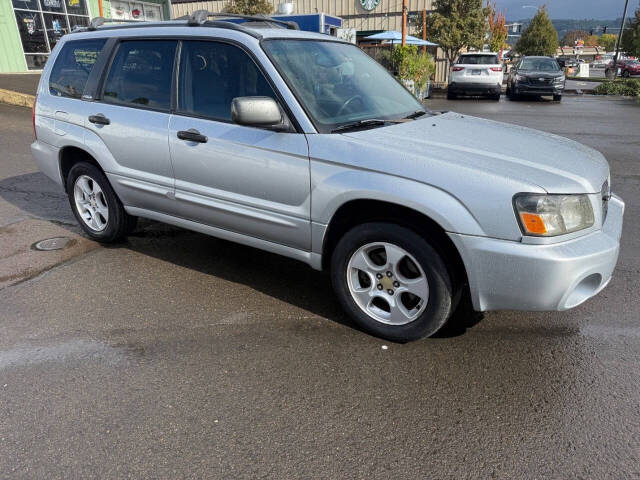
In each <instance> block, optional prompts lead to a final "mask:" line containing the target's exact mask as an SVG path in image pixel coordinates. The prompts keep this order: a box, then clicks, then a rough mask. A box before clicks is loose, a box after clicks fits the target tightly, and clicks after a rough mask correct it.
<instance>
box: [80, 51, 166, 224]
mask: <svg viewBox="0 0 640 480" xmlns="http://www.w3.org/2000/svg"><path fill="white" fill-rule="evenodd" d="M177 44H178V42H177V40H166V39H159V40H156V39H135V40H122V41H120V42H119V44H118V45H117V47H116V50H115V52H114V54H113V56H112V59H111V62H110V66H109V69H108V72H107V73H106V75H105V78H104V79H103V82H102V88H101V89H100V91H99V93H98V96H97V98H96V100H95V101H94V102H91V103H90V104H89V105H90V108H89V111H88V115H87V118H86V119H85V126H86V128H87V129H88V130H89V132H90V133H89V134H88V135H87V136H86V139H85V142H86V143H87V144H88V145H89V146H90V147H91V148H92V149H93V150H94V151H96V152H99V153H100V156H101V157H102V158H105V159H110V160H109V162H107V163H109V165H108V166H105V169H106V170H107V172H106V173H107V176H108V177H109V180H110V182H111V184H112V185H113V188H114V189H115V190H116V192H117V193H118V195H119V197H120V199H121V200H122V202H123V203H124V205H126V206H132V207H138V208H143V209H147V210H154V211H160V212H166V213H173V208H174V202H173V200H172V198H171V197H172V195H173V169H172V167H171V159H170V156H169V146H168V141H167V135H168V127H169V117H170V110H171V87H172V78H173V65H174V60H175V56H176V50H177Z"/></svg>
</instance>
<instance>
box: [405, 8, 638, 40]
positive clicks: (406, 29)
mask: <svg viewBox="0 0 640 480" xmlns="http://www.w3.org/2000/svg"><path fill="white" fill-rule="evenodd" d="M627 1H629V0H627ZM406 44H407V0H402V46H403V47H404V46H405V45H406Z"/></svg>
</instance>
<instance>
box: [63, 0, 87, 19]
mask: <svg viewBox="0 0 640 480" xmlns="http://www.w3.org/2000/svg"><path fill="white" fill-rule="evenodd" d="M65 1H66V5H67V13H69V14H73V15H89V12H88V11H87V3H86V0H65Z"/></svg>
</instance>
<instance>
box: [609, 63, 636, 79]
mask: <svg viewBox="0 0 640 480" xmlns="http://www.w3.org/2000/svg"><path fill="white" fill-rule="evenodd" d="M616 65H617V70H618V73H617V75H622V76H623V77H627V78H628V77H631V76H635V75H640V61H638V60H635V59H633V60H631V59H625V60H618V62H617V64H616ZM612 68H613V60H611V62H609V64H608V65H607V68H606V69H605V75H606V74H607V73H608V72H609V70H611V69H612Z"/></svg>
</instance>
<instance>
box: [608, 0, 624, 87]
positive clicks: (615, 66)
mask: <svg viewBox="0 0 640 480" xmlns="http://www.w3.org/2000/svg"><path fill="white" fill-rule="evenodd" d="M627 7H629V0H626V1H625V2H624V12H623V13H622V25H620V33H619V34H618V41H617V42H616V54H615V55H614V56H613V68H611V69H609V79H614V78H616V77H617V76H618V55H620V40H622V34H623V33H624V22H625V20H626V19H627ZM611 72H613V74H612V73H611Z"/></svg>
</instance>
